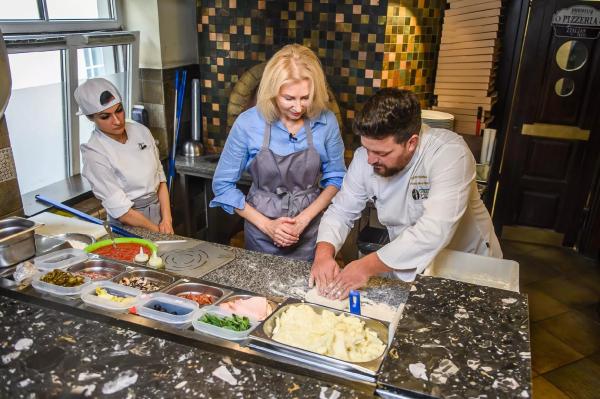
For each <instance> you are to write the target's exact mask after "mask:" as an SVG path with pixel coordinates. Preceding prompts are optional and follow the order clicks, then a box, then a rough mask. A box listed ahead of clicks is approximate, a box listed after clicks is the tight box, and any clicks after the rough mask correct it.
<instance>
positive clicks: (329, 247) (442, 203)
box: [309, 89, 502, 298]
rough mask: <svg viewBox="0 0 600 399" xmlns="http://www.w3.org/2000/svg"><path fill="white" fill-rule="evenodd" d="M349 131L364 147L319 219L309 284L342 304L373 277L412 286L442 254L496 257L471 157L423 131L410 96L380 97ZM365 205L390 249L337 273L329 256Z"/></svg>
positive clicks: (450, 136)
mask: <svg viewBox="0 0 600 399" xmlns="http://www.w3.org/2000/svg"><path fill="white" fill-rule="evenodd" d="M353 130H354V132H355V133H356V134H358V135H360V137H361V144H362V146H361V147H360V148H358V149H357V150H356V152H355V154H354V158H353V160H352V163H351V164H350V167H349V168H348V172H347V174H346V176H345V177H344V181H343V183H342V188H341V190H340V191H339V192H338V194H337V195H336V196H335V197H334V199H333V202H332V204H331V205H330V206H329V208H328V209H327V211H326V212H325V214H324V215H323V218H322V219H321V224H320V226H319V233H318V237H317V247H316V253H315V259H314V262H313V266H312V270H311V274H310V281H309V285H311V286H312V285H313V284H315V283H316V285H317V287H318V290H319V292H320V293H321V294H322V295H325V296H327V297H329V298H345V297H346V296H347V295H348V293H349V291H350V290H352V289H357V288H360V287H362V286H364V285H366V284H367V281H368V280H369V277H371V276H376V275H382V274H386V275H388V276H389V275H393V276H395V277H397V278H399V279H402V280H404V281H412V280H414V279H415V276H416V275H417V274H418V273H421V272H422V271H423V270H424V269H425V268H426V267H427V266H428V265H429V263H430V262H431V261H432V260H433V258H434V257H435V256H436V255H437V254H438V253H439V252H440V250H442V249H443V248H450V249H454V250H458V251H463V252H471V253H475V254H479V255H485V256H492V257H497V258H501V257H502V251H501V249H500V244H499V242H498V239H497V237H496V235H495V233H494V227H493V225H492V221H491V218H490V215H489V213H488V211H487V209H486V208H485V206H484V204H483V202H482V201H481V198H480V196H479V193H478V191H477V185H476V182H475V160H474V158H473V155H472V154H471V152H470V150H469V148H468V147H467V145H466V143H465V142H464V140H463V139H462V138H461V137H460V136H459V135H457V134H456V133H453V132H451V131H449V130H445V129H433V128H428V127H427V126H425V125H421V108H420V105H419V101H418V99H417V97H416V96H415V95H414V94H413V93H412V92H410V91H407V90H397V89H383V90H381V91H379V92H378V93H377V94H375V95H373V96H372V97H371V98H369V100H368V101H367V102H366V103H365V105H364V107H363V108H362V110H361V111H360V112H358V113H357V115H356V117H355V119H354V122H353ZM368 201H372V203H373V205H374V206H375V208H376V209H377V215H378V217H379V221H380V222H381V223H382V224H383V225H384V226H385V227H386V228H387V230H388V233H389V236H390V241H391V242H390V243H389V244H387V245H385V246H384V247H382V248H381V249H379V250H378V251H377V252H374V253H371V254H369V255H367V256H365V257H363V258H361V259H358V260H356V261H354V262H351V263H349V264H348V265H346V267H344V268H343V269H342V270H340V268H339V266H338V265H337V263H336V262H335V260H334V258H335V254H336V253H337V252H338V251H339V250H340V248H341V247H342V245H343V244H344V241H345V240H346V237H347V236H348V233H349V232H350V229H351V228H352V226H353V224H354V222H355V221H356V220H357V219H358V218H359V217H360V216H361V213H362V211H363V209H364V208H365V206H366V204H367V202H368Z"/></svg>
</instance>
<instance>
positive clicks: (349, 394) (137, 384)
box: [0, 295, 371, 398]
mask: <svg viewBox="0 0 600 399" xmlns="http://www.w3.org/2000/svg"><path fill="white" fill-rule="evenodd" d="M0 317H1V318H2V336H3V339H2V343H1V344H0V359H1V364H0V369H2V372H1V373H0V397H5V398H8V397H11V398H37V397H98V396H108V397H123V398H124V397H128V398H132V397H144V398H160V397H193V398H215V397H227V398H233V397H263V398H297V397H314V398H316V397H320V398H363V397H370V396H371V395H369V394H365V393H362V392H359V391H355V390H352V389H350V388H348V387H344V386H339V385H335V384H328V383H325V382H323V381H320V380H318V379H316V378H310V377H305V376H299V375H295V374H290V373H286V372H282V371H278V370H276V369H273V368H270V367H266V366H263V365H257V364H253V363H250V362H246V361H243V360H239V359H235V358H232V357H229V356H223V355H219V354H215V353H211V352H207V351H204V350H201V349H198V348H194V347H190V346H186V345H182V344H178V343H174V342H170V341H167V340H164V339H160V338H156V337H151V336H147V335H144V334H140V333H138V332H135V331H132V330H128V329H123V328H118V327H113V326H108V325H105V324H102V323H100V322H98V321H94V320H88V319H84V318H80V317H76V316H73V315H71V314H67V313H62V312H59V311H56V310H52V309H48V308H45V307H40V306H36V305H31V304H26V303H23V302H20V301H15V300H12V299H9V298H6V297H3V296H1V295H0Z"/></svg>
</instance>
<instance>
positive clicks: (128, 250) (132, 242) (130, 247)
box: [85, 238, 158, 263]
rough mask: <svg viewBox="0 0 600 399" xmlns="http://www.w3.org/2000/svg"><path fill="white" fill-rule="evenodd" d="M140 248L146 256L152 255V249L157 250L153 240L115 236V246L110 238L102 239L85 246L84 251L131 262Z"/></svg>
mask: <svg viewBox="0 0 600 399" xmlns="http://www.w3.org/2000/svg"><path fill="white" fill-rule="evenodd" d="M140 248H141V249H142V251H144V253H145V254H146V255H148V257H150V256H151V255H152V251H157V252H158V248H157V247H156V245H155V244H154V243H153V242H151V241H148V240H144V239H140V238H115V246H113V242H112V241H111V240H103V241H99V242H97V243H95V244H92V245H89V246H87V247H86V248H85V251H86V252H90V253H93V254H96V255H100V256H103V257H105V258H110V259H115V260H120V261H125V262H132V263H133V262H134V258H135V256H136V255H137V254H139V253H140Z"/></svg>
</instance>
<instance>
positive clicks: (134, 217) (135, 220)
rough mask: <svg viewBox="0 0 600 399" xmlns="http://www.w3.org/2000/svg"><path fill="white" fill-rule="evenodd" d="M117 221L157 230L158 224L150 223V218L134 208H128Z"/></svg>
mask: <svg viewBox="0 0 600 399" xmlns="http://www.w3.org/2000/svg"><path fill="white" fill-rule="evenodd" d="M119 221H120V222H121V223H123V224H126V225H129V226H133V227H143V228H145V229H148V230H150V231H154V232H158V225H156V224H154V223H152V221H151V220H150V219H148V218H147V217H146V216H144V215H143V214H142V213H141V212H138V211H136V210H134V209H129V210H128V211H127V212H126V213H125V214H124V215H123V216H121V217H120V218H119Z"/></svg>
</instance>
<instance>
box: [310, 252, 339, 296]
mask: <svg viewBox="0 0 600 399" xmlns="http://www.w3.org/2000/svg"><path fill="white" fill-rule="evenodd" d="M339 272H340V266H339V265H338V264H337V262H336V261H335V248H334V246H333V245H331V244H330V243H328V242H318V243H317V247H316V249H315V260H314V261H313V264H312V268H311V270H310V277H309V278H308V286H309V287H310V288H312V287H313V286H314V285H315V284H316V285H317V290H318V291H319V295H325V289H326V288H327V286H328V285H329V284H330V283H331V282H332V281H333V280H334V278H335V277H336V276H337V275H338V274H339Z"/></svg>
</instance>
